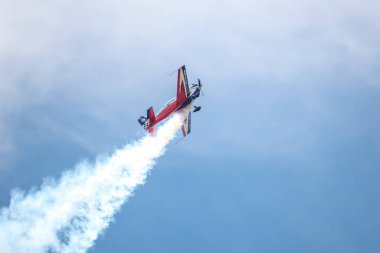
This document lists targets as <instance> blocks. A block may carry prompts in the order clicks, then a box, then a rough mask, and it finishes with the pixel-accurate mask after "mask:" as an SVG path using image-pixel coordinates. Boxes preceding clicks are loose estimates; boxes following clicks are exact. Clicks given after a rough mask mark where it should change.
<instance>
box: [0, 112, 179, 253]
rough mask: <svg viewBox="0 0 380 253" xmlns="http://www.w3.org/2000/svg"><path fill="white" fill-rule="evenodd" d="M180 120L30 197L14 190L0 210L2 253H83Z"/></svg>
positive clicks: (174, 119)
mask: <svg viewBox="0 0 380 253" xmlns="http://www.w3.org/2000/svg"><path fill="white" fill-rule="evenodd" d="M183 119H184V115H183V114H175V115H174V116H173V117H172V118H171V119H169V120H168V121H167V122H166V123H165V124H164V125H163V126H162V127H160V128H159V129H158V130H157V133H156V134H155V135H154V136H150V135H147V136H145V137H144V138H142V139H141V140H139V141H137V142H135V143H133V144H128V145H126V146H125V147H123V148H122V149H119V150H117V151H115V152H114V153H113V154H112V155H111V156H109V157H103V158H98V160H97V162H96V163H95V164H89V163H81V164H79V165H77V166H76V168H75V169H73V170H71V171H67V172H65V173H64V174H63V175H62V177H61V178H60V179H59V181H58V182H55V181H54V180H52V179H50V180H45V181H44V183H43V184H42V186H41V187H40V189H34V190H31V191H30V192H29V193H24V192H21V191H20V190H14V191H13V192H12V193H11V201H10V205H9V207H5V208H2V209H1V210H0V251H1V252H2V253H15V252H17V253H19V252H21V253H23V252H28V253H40V252H70V253H72V252H85V251H86V250H87V249H89V248H90V247H91V246H92V245H93V244H94V241H95V240H96V238H97V237H98V236H99V233H101V232H102V231H104V229H106V228H107V227H108V226H109V224H110V222H111V221H112V217H113V216H114V214H115V212H117V211H118V210H119V209H120V207H121V205H122V204H123V203H124V202H125V201H126V200H127V198H128V197H130V196H131V195H132V194H133V192H134V190H135V189H136V187H137V186H139V185H142V184H144V183H145V180H146V177H147V174H148V172H149V170H150V169H151V168H152V167H153V165H154V162H155V159H156V158H157V157H159V156H160V155H162V154H163V153H164V150H165V146H166V145H167V144H168V143H169V141H170V140H171V139H172V138H173V137H174V136H175V132H176V131H177V129H178V128H179V126H180V125H181V123H182V121H183Z"/></svg>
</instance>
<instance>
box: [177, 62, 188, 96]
mask: <svg viewBox="0 0 380 253" xmlns="http://www.w3.org/2000/svg"><path fill="white" fill-rule="evenodd" d="M188 96H190V90H189V83H188V82H187V74H186V67H185V65H183V66H182V67H181V68H179V69H178V80H177V103H181V102H184V101H185V100H186V98H187V97H188Z"/></svg>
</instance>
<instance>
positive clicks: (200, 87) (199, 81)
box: [198, 78, 205, 96]
mask: <svg viewBox="0 0 380 253" xmlns="http://www.w3.org/2000/svg"><path fill="white" fill-rule="evenodd" d="M198 87H199V89H201V93H202V96H204V95H205V94H203V91H202V83H201V79H199V78H198Z"/></svg>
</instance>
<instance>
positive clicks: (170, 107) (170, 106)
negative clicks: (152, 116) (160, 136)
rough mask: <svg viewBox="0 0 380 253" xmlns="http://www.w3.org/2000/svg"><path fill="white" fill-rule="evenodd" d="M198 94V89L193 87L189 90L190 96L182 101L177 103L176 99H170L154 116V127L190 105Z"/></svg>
mask: <svg viewBox="0 0 380 253" xmlns="http://www.w3.org/2000/svg"><path fill="white" fill-rule="evenodd" d="M199 94H200V88H199V87H197V86H195V87H193V88H191V89H190V95H189V96H188V97H187V98H186V99H184V100H183V101H178V100H177V99H176V98H172V99H170V100H169V101H168V102H167V103H166V104H165V105H164V106H163V107H162V109H161V110H160V111H159V112H158V114H157V115H156V120H155V121H154V125H155V124H157V123H159V122H160V121H162V120H164V119H166V118H168V117H170V116H171V115H172V114H173V113H174V112H177V111H180V110H182V109H184V108H185V107H186V106H188V105H190V104H191V103H192V102H193V101H194V100H195V99H197V98H198V97H199Z"/></svg>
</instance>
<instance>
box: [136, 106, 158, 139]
mask: <svg viewBox="0 0 380 253" xmlns="http://www.w3.org/2000/svg"><path fill="white" fill-rule="evenodd" d="M137 121H138V122H139V123H140V125H141V126H142V127H143V128H144V129H145V130H147V131H148V132H149V133H153V132H154V124H155V123H156V116H155V115H154V111H153V107H150V108H149V109H148V110H147V112H146V117H144V116H141V117H140V118H139V119H138V120H137Z"/></svg>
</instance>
